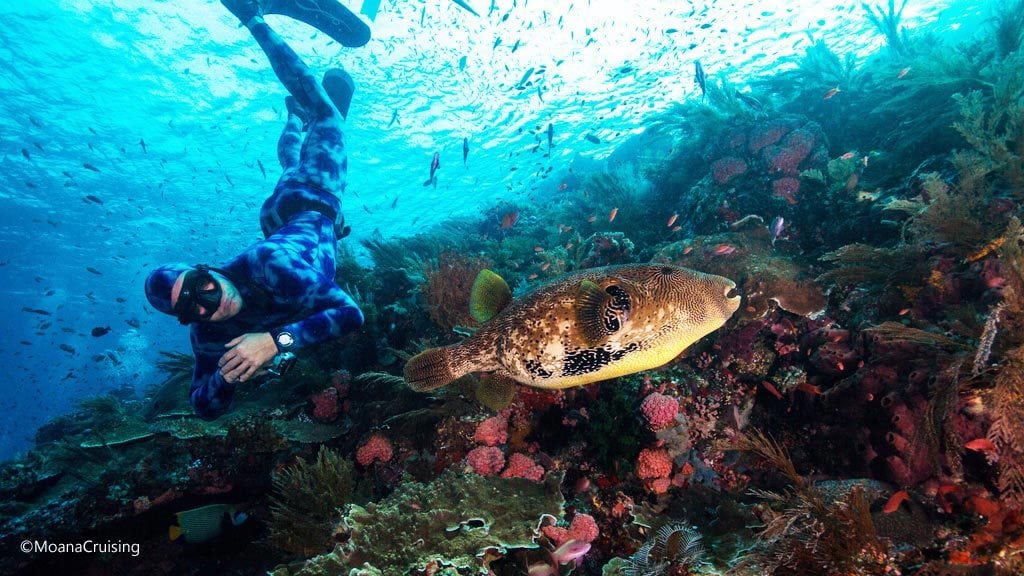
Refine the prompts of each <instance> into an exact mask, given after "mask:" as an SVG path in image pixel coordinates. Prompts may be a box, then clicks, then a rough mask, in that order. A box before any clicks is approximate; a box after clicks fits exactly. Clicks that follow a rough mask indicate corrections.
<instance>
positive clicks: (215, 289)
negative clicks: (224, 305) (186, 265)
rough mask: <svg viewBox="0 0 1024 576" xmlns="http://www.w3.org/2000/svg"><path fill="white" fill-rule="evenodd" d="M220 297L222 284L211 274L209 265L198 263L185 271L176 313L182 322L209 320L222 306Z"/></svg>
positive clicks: (175, 309)
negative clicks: (193, 267)
mask: <svg viewBox="0 0 1024 576" xmlns="http://www.w3.org/2000/svg"><path fill="white" fill-rule="evenodd" d="M220 299H221V289H220V284H219V283H218V282H217V280H216V279H215V278H214V277H213V275H212V274H210V268H209V266H207V265H205V264H198V265H197V266H196V267H195V269H193V270H189V271H188V272H185V279H184V280H182V282H181V292H180V293H179V294H178V301H177V303H175V305H174V314H175V315H176V316H177V317H178V322H181V323H182V324H191V323H193V322H199V321H201V320H203V321H205V320H209V319H210V318H211V317H212V316H213V314H214V313H215V312H216V311H217V308H219V307H220Z"/></svg>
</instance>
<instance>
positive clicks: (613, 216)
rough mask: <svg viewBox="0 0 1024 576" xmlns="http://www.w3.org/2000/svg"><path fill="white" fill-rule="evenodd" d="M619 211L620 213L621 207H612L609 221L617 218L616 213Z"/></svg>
mask: <svg viewBox="0 0 1024 576" xmlns="http://www.w3.org/2000/svg"><path fill="white" fill-rule="evenodd" d="M618 213H619V209H618V208H612V211H611V212H609V213H608V221H609V222H611V221H612V220H615V215H616V214H618Z"/></svg>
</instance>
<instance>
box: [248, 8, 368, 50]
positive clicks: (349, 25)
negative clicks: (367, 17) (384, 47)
mask: <svg viewBox="0 0 1024 576" xmlns="http://www.w3.org/2000/svg"><path fill="white" fill-rule="evenodd" d="M260 4H261V5H262V6H263V13H264V14H280V15H281V16H287V17H289V18H294V19H295V20H299V21H301V22H305V23H306V24H309V25H310V26H312V27H314V28H316V29H317V30H320V31H321V32H323V33H324V34H327V35H328V36H330V37H331V38H333V39H335V40H336V41H338V42H340V43H341V45H342V46H347V47H349V48H358V47H360V46H362V45H364V44H366V43H367V42H369V41H370V27H369V26H367V25H366V23H365V22H363V20H362V19H361V18H359V16H357V15H356V14H355V13H354V12H352V11H351V10H349V9H348V8H346V7H345V6H343V5H342V4H341V3H340V2H338V0H261V2H260Z"/></svg>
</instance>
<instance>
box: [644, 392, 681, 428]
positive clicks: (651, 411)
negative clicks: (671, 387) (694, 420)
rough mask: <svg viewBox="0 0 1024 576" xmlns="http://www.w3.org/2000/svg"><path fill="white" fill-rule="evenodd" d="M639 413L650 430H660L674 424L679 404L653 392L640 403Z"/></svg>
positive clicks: (673, 399) (670, 398)
mask: <svg viewBox="0 0 1024 576" xmlns="http://www.w3.org/2000/svg"><path fill="white" fill-rule="evenodd" d="M640 411H641V412H642V413H643V415H644V420H646V421H647V426H648V427H649V428H650V429H651V430H655V431H656V430H661V429H662V428H668V427H669V426H672V425H673V424H675V421H676V414H677V413H678V412H679V402H678V401H677V400H676V399H675V398H673V397H671V396H666V395H664V394H659V393H658V392H653V393H651V394H648V395H647V397H646V398H644V400H643V402H641V403H640Z"/></svg>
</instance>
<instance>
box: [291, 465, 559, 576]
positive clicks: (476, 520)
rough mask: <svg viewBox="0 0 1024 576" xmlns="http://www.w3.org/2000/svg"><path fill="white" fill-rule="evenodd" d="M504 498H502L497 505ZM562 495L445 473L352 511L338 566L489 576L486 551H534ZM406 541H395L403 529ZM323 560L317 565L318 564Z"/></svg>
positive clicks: (342, 527)
mask: <svg viewBox="0 0 1024 576" xmlns="http://www.w3.org/2000/svg"><path fill="white" fill-rule="evenodd" d="M496 494H501V495H502V496H501V497H500V498H495V495H496ZM561 503H562V498H561V494H560V493H559V492H558V491H557V490H552V487H551V486H550V485H547V484H542V483H535V482H530V481H527V480H521V479H505V478H484V477H482V476H478V475H475V474H468V475H462V474H456V473H451V472H449V473H445V474H441V475H440V476H438V478H437V479H436V480H434V481H433V482H431V483H429V484H416V483H411V484H405V485H403V486H401V487H400V488H399V489H398V490H397V491H395V492H394V493H393V494H391V495H390V496H387V497H386V498H384V499H382V500H380V501H378V502H375V503H370V504H367V505H366V506H365V507H362V506H355V505H354V506H352V507H350V509H349V511H348V512H347V513H346V514H345V515H344V517H343V518H342V520H341V523H340V524H339V526H338V528H337V529H338V530H339V531H340V532H341V533H343V534H345V535H346V536H347V537H348V539H347V541H346V542H345V543H344V544H341V545H340V546H339V547H338V550H337V551H336V553H333V558H338V559H340V560H341V565H344V566H348V567H352V568H357V567H358V568H359V569H361V570H379V571H381V572H383V573H384V574H398V573H405V572H406V571H408V570H423V569H426V567H427V566H428V565H432V564H436V565H439V566H445V567H447V568H448V569H450V570H463V571H466V573H478V574H486V573H487V569H486V566H485V564H484V563H483V562H482V560H481V558H483V553H484V551H486V550H488V549H495V550H497V553H498V554H501V553H502V552H503V551H504V550H507V549H509V548H513V547H532V546H534V544H533V534H534V530H535V529H536V527H537V523H538V520H539V518H540V517H541V515H543V514H551V515H558V514H559V510H560V506H561ZM396 526H401V527H402V537H401V538H395V537H394V535H395V532H394V531H395V527H396ZM323 562H324V561H323V560H317V559H313V560H310V563H311V564H317V563H323ZM275 573H276V574H303V573H312V572H303V569H299V570H294V571H288V572H283V571H278V572H275Z"/></svg>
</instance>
